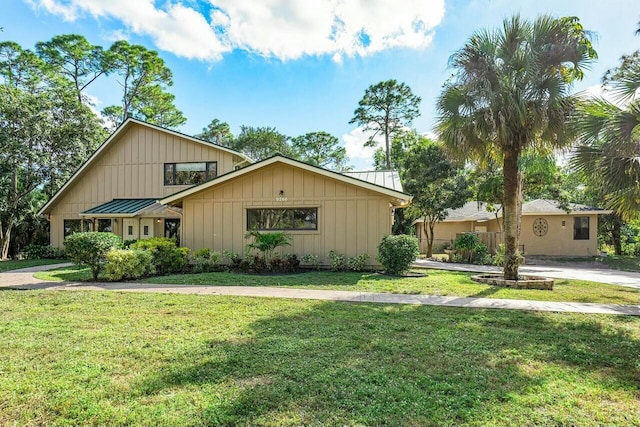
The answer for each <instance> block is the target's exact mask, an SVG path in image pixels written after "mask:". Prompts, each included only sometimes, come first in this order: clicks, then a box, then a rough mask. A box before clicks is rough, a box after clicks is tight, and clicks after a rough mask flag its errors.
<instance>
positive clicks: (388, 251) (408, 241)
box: [378, 234, 420, 274]
mask: <svg viewBox="0 0 640 427" xmlns="http://www.w3.org/2000/svg"><path fill="white" fill-rule="evenodd" d="M419 253H420V248H419V245H418V239H417V238H416V237H415V236H409V235H406V234H401V235H397V236H393V235H389V236H385V237H383V238H382V240H381V241H380V244H379V245H378V261H380V264H382V266H383V267H384V270H385V272H387V273H389V274H401V273H404V272H405V271H408V270H409V269H410V268H411V264H412V263H413V262H414V261H415V259H416V257H417V256H418V254H419Z"/></svg>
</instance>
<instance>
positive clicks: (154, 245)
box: [129, 237, 189, 275]
mask: <svg viewBox="0 0 640 427" xmlns="http://www.w3.org/2000/svg"><path fill="white" fill-rule="evenodd" d="M129 248H130V249H139V250H143V251H149V252H150V253H151V256H152V258H153V260H152V262H153V266H154V267H155V270H156V273H157V274H159V275H165V274H171V273H181V272H182V271H184V268H185V266H186V265H187V255H188V254H189V249H188V248H177V247H176V241H175V240H173V239H168V238H166V237H154V238H151V239H141V240H138V241H137V242H135V243H132V244H131V246H129Z"/></svg>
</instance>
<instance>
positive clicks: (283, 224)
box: [247, 208, 318, 230]
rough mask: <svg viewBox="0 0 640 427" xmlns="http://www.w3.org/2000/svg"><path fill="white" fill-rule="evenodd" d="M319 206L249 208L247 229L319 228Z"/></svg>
mask: <svg viewBox="0 0 640 427" xmlns="http://www.w3.org/2000/svg"><path fill="white" fill-rule="evenodd" d="M317 229H318V208H292V209H275V208H274V209H247V230H317Z"/></svg>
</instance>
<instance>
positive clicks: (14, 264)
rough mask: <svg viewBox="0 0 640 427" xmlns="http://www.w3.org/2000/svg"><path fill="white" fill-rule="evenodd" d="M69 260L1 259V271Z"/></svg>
mask: <svg viewBox="0 0 640 427" xmlns="http://www.w3.org/2000/svg"><path fill="white" fill-rule="evenodd" d="M63 262H69V260H68V259H23V260H19V261H17V260H8V261H0V273H1V272H3V271H9V270H17V269H19V268H27V267H37V266H39V265H48V264H60V263H63Z"/></svg>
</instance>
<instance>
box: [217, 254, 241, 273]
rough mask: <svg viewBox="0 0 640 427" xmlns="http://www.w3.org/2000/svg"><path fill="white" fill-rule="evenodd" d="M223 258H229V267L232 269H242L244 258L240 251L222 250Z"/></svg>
mask: <svg viewBox="0 0 640 427" xmlns="http://www.w3.org/2000/svg"><path fill="white" fill-rule="evenodd" d="M222 258H224V259H227V260H229V264H228V265H227V267H228V268H229V270H230V271H239V270H241V268H240V264H241V263H242V261H243V259H242V256H241V255H240V254H239V253H237V252H234V251H227V250H224V251H222Z"/></svg>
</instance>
